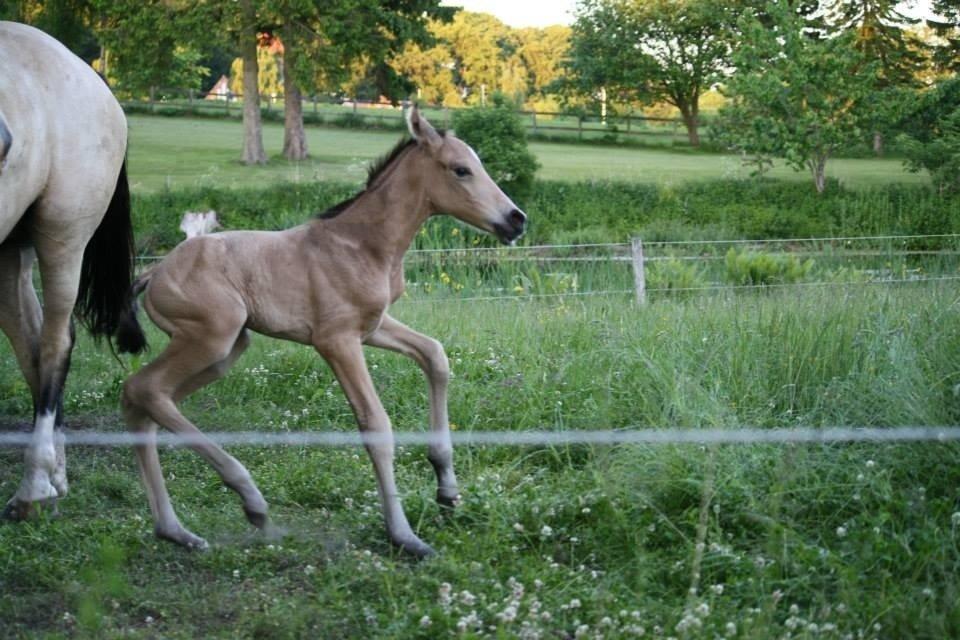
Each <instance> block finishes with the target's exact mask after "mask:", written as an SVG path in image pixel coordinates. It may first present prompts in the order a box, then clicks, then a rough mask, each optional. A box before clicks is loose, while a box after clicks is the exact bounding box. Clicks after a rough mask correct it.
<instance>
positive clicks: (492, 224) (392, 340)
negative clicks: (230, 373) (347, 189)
mask: <svg viewBox="0 0 960 640" xmlns="http://www.w3.org/2000/svg"><path fill="white" fill-rule="evenodd" d="M408 124H409V129H410V135H411V139H410V140H408V141H401V143H400V144H398V145H397V146H396V147H395V148H394V150H393V151H392V152H391V153H390V154H388V155H387V156H386V157H385V158H384V159H383V160H382V161H381V162H380V163H379V164H377V165H375V166H374V167H373V168H372V169H371V171H370V175H369V178H368V180H367V186H366V188H365V189H364V190H363V191H362V192H360V193H359V194H357V195H356V196H354V197H353V198H351V199H349V200H346V201H344V202H342V203H340V204H339V205H337V206H335V207H333V208H332V209H330V210H329V211H327V212H326V213H325V214H322V215H321V216H320V217H318V218H316V219H314V220H311V221H310V222H308V223H306V224H302V225H300V226H298V227H294V228H292V229H287V230H286V231H232V232H228V233H215V234H212V235H203V236H199V237H196V238H193V239H191V240H187V241H185V242H183V243H181V244H180V245H179V246H178V247H177V248H176V249H174V250H173V251H171V252H170V254H169V255H167V257H166V258H164V260H163V261H162V262H160V264H159V265H157V266H156V267H154V268H153V269H152V270H151V271H150V272H149V273H146V274H144V275H143V276H141V278H140V280H138V281H137V283H136V285H135V289H136V291H138V292H139V291H143V290H146V293H145V294H144V306H145V307H146V309H147V313H148V314H149V315H150V318H151V319H152V320H153V322H154V324H156V325H157V326H158V327H160V329H162V330H163V331H165V332H166V333H167V334H168V335H169V336H170V342H169V343H168V344H167V347H166V349H165V350H164V351H163V353H161V354H160V355H159V356H158V357H157V358H156V359H155V360H154V361H153V362H151V363H150V364H148V365H147V366H145V367H143V368H142V369H140V370H139V371H138V372H137V373H135V374H134V375H133V376H132V377H131V378H130V379H129V380H127V382H126V384H124V388H123V408H124V414H125V416H126V419H127V423H128V424H129V425H130V426H131V427H132V428H133V429H134V430H136V431H137V432H140V433H141V434H144V435H145V436H146V437H147V442H146V443H144V444H140V445H138V446H137V447H136V452H137V459H138V461H139V463H140V471H141V475H142V477H143V480H144V485H145V486H146V490H147V497H148V499H149V502H150V508H151V511H152V512H153V517H154V522H155V531H156V534H157V535H158V536H159V537H161V538H165V539H168V540H171V541H173V542H176V543H178V544H181V545H184V546H186V547H191V548H204V547H206V545H207V543H206V542H205V541H204V540H203V538H200V537H199V536H197V535H195V534H193V533H192V532H190V531H189V530H187V529H186V528H185V527H184V526H183V525H182V524H181V523H180V520H179V519H178V518H177V515H176V513H175V512H174V510H173V506H172V504H171V503H170V496H169V495H168V494H167V489H166V486H165V483H164V480H163V473H162V471H161V470H160V461H159V458H158V457H157V447H156V441H155V438H154V434H155V433H156V430H157V426H158V425H160V426H163V427H164V428H166V429H169V430H170V431H173V432H174V433H177V434H180V435H182V436H184V437H186V438H187V440H188V442H189V444H190V446H191V447H193V448H194V450H196V451H197V452H198V453H199V454H200V455H202V456H203V457H204V458H206V459H207V460H208V461H209V462H210V464H212V465H213V467H214V468H215V469H216V470H217V472H218V473H219V474H220V476H221V478H222V479H223V481H224V483H225V484H226V485H227V486H229V487H230V488H231V489H234V490H235V491H236V492H237V493H238V494H240V497H241V499H242V500H243V510H244V512H245V513H246V515H247V518H248V519H249V520H250V522H251V523H253V524H254V525H255V526H258V527H263V526H264V525H266V523H267V503H266V501H265V500H264V499H263V496H262V495H261V494H260V490H259V489H257V486H256V485H255V484H254V482H253V480H252V479H251V477H250V474H249V473H248V472H247V470H246V469H245V468H244V467H243V465H242V464H240V462H239V461H238V460H236V459H235V458H233V457H232V456H230V455H228V454H227V453H226V452H225V451H224V450H223V449H221V448H220V447H219V446H218V445H217V444H215V443H214V442H211V441H210V440H208V439H207V438H205V437H204V436H203V434H201V433H200V431H199V430H198V429H197V427H196V426H195V425H194V424H193V423H192V422H190V421H189V420H188V419H187V418H186V417H185V416H184V415H183V414H182V413H181V412H180V410H179V409H178V408H177V404H178V403H179V402H180V401H181V400H183V399H184V398H185V397H187V396H188V395H190V394H191V393H193V392H195V391H197V390H198V389H200V388H202V387H204V386H206V385H208V384H210V383H211V382H213V381H215V380H217V379H219V378H221V377H222V376H223V375H224V374H225V373H226V372H227V370H228V369H229V368H230V366H231V365H232V364H233V363H234V362H236V360H237V358H239V357H240V354H241V353H243V351H244V350H245V349H246V348H247V346H248V345H249V344H250V337H249V332H250V331H256V332H258V333H262V334H265V335H269V336H273V337H276V338H282V339H284V340H292V341H294V342H299V343H302V344H307V345H310V346H312V347H313V348H314V349H316V350H317V352H318V353H319V354H320V355H321V356H322V357H323V358H324V359H325V360H326V361H327V363H328V364H329V365H330V367H331V368H332V369H333V372H334V375H336V376H337V379H338V380H339V381H340V386H341V388H342V389H343V392H344V394H345V395H346V396H347V400H348V401H349V402H350V404H351V406H352V407H353V411H354V414H355V415H356V418H357V422H358V423H359V426H360V429H361V431H362V432H363V434H364V435H365V436H366V437H365V445H366V447H367V452H368V453H369V454H370V458H371V460H372V462H373V467H374V472H375V474H376V477H377V488H378V490H379V493H380V503H381V507H382V509H383V515H384V520H385V521H386V526H387V533H388V535H389V537H390V540H391V541H392V542H393V543H394V544H395V545H397V546H398V547H400V548H401V549H403V550H404V551H406V552H408V553H411V554H413V555H416V556H426V555H430V554H431V553H433V550H432V549H431V548H430V547H429V546H428V545H427V544H426V543H424V542H423V541H422V540H420V538H418V537H417V535H416V534H415V533H414V532H413V529H412V528H411V527H410V524H409V522H407V518H406V516H405V515H404V512H403V508H402V506H401V504H400V496H399V493H398V491H397V485H396V482H395V480H394V474H393V438H392V432H391V426H390V418H389V417H388V416H387V413H386V411H385V410H384V408H383V405H382V404H381V403H380V398H379V397H377V392H376V390H375V389H374V387H373V381H372V380H371V378H370V373H369V372H368V371H367V365H366V362H365V361H364V357H363V345H365V344H366V345H370V346H373V347H380V348H382V349H389V350H391V351H397V352H399V353H401V354H403V355H406V356H408V357H410V358H412V359H413V360H414V361H415V362H416V363H417V364H418V365H420V367H421V368H422V369H423V371H424V373H425V374H426V376H427V380H428V382H429V385H430V405H431V406H430V426H431V429H432V430H433V439H432V442H431V444H430V447H429V450H428V458H429V460H430V462H431V463H432V464H433V467H434V470H435V471H436V475H437V501H438V502H440V503H441V504H446V505H450V506H452V505H453V504H454V503H455V502H456V501H457V499H458V498H459V495H458V493H457V479H456V476H455V475H454V472H453V449H452V446H451V442H450V429H449V424H448V421H447V381H448V377H449V367H448V363H447V357H446V355H445V354H444V350H443V346H442V345H441V344H440V343H439V342H437V341H436V340H434V339H432V338H428V337H427V336H424V335H422V334H419V333H417V332H415V331H414V330H412V329H409V328H407V327H406V326H405V325H403V324H401V323H400V322H398V321H397V320H394V319H393V318H391V317H390V315H389V314H388V313H387V308H388V307H389V306H390V305H391V304H392V303H393V302H394V301H396V300H397V298H399V297H400V296H401V295H402V294H403V290H404V283H403V256H404V254H405V253H406V252H407V249H408V248H409V247H410V244H411V242H413V239H414V237H415V236H416V234H417V231H418V230H419V229H420V227H421V225H423V223H424V222H425V221H426V220H427V218H428V217H430V216H432V215H436V214H439V213H449V214H451V215H453V216H454V217H456V218H458V219H460V220H462V221H463V222H466V223H468V224H470V225H473V226H474V227H477V228H479V229H482V230H483V231H486V232H488V233H491V234H494V235H496V236H497V237H498V238H500V240H502V241H503V242H513V241H514V240H516V239H517V238H518V237H519V236H520V234H522V233H523V231H524V228H525V226H526V221H527V219H526V216H525V215H524V213H523V212H522V211H520V210H519V209H517V206H516V205H515V204H514V203H513V201H512V200H510V198H508V197H507V196H506V195H505V194H504V193H503V191H501V190H500V188H499V187H497V185H496V184H495V183H494V181H493V180H492V179H491V178H490V176H489V175H488V174H487V172H486V171H485V170H484V168H483V166H482V165H481V164H480V159H479V158H478V157H477V154H475V153H474V152H473V150H472V149H471V148H470V147H468V146H467V145H466V144H465V143H464V142H462V141H461V140H458V139H457V138H456V137H455V136H454V135H452V134H449V133H443V132H438V131H437V130H436V129H434V128H433V127H432V126H431V125H430V123H429V122H427V121H426V119H424V118H423V117H422V116H421V115H420V113H419V111H418V110H417V108H416V107H414V108H412V109H411V110H410V111H409V113H408ZM123 329H124V333H127V332H129V333H130V334H131V335H134V336H136V340H131V342H134V343H142V341H143V334H142V332H141V330H140V326H139V324H138V321H137V318H136V315H135V314H132V313H131V314H130V316H129V317H128V318H127V320H126V321H125V322H124V326H123Z"/></svg>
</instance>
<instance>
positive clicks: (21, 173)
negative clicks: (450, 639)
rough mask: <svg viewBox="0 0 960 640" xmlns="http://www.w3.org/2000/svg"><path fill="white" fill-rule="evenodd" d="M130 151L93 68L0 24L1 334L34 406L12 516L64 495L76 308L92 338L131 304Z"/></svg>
mask: <svg viewBox="0 0 960 640" xmlns="http://www.w3.org/2000/svg"><path fill="white" fill-rule="evenodd" d="M126 147H127V127H126V121H125V120H124V116H123V111H122V110H121V109H120V105H119V104H118V103H117V101H116V99H115V98H114V97H113V95H112V94H111V93H110V90H109V88H108V87H107V85H106V84H105V83H104V82H103V80H102V79H101V78H100V77H99V76H98V75H97V74H96V73H95V72H94V71H93V69H91V68H90V67H89V66H88V65H87V64H85V63H84V62H83V61H82V60H80V59H79V58H77V57H76V56H75V55H73V54H72V53H70V51H68V50H67V49H66V47H64V46H63V45H62V44H60V43H59V42H57V41H56V40H54V39H53V38H51V37H50V36H48V35H46V34H45V33H43V32H42V31H38V30H37V29H34V28H32V27H29V26H26V25H22V24H16V23H12V22H0V329H2V330H3V332H4V333H5V334H6V335H7V337H8V338H9V339H10V342H11V344H12V346H13V351H14V353H15V354H16V358H17V363H18V364H19V366H20V369H21V371H22V372H23V375H24V377H25V378H26V380H27V384H28V386H29V387H30V392H31V394H32V397H33V407H34V423H33V436H32V438H31V442H30V444H29V445H28V446H27V450H26V454H25V456H24V461H25V470H24V477H23V481H22V482H21V483H20V486H19V488H18V489H17V491H16V493H15V494H14V496H13V498H12V499H11V500H10V501H9V502H8V503H7V505H6V508H5V509H4V512H3V515H4V516H5V517H8V518H12V519H22V518H25V517H27V516H28V515H29V514H30V512H31V511H32V510H33V507H34V506H35V505H37V504H39V503H44V502H49V501H53V500H55V499H56V498H59V497H63V496H64V495H65V494H66V492H67V474H66V458H65V455H64V450H63V442H62V436H60V434H59V431H58V428H59V427H61V426H62V423H63V410H62V394H63V386H64V382H65V380H66V376H67V370H68V369H69V366H70V351H71V349H72V347H73V326H72V321H71V316H72V314H73V312H74V308H75V307H76V310H77V312H78V315H79V316H80V317H81V319H83V320H84V322H85V323H86V324H87V326H88V327H89V329H90V330H91V332H92V333H93V334H94V335H95V336H111V335H113V334H114V333H115V331H116V327H117V323H118V319H119V317H120V315H121V313H122V312H124V311H125V310H126V309H127V307H128V306H129V301H130V294H129V288H130V282H131V279H132V271H133V268H132V267H133V265H132V259H133V242H132V234H131V226H130V196H129V192H128V190H127V177H126V172H125V169H124V154H125V153H126ZM34 260H37V261H38V262H39V268H40V279H41V283H42V286H43V307H42V308H41V306H40V303H39V301H38V299H37V294H36V292H35V290H34V287H33V264H34ZM123 346H125V347H126V348H127V350H130V349H132V350H138V348H139V347H140V346H142V345H136V344H134V345H129V344H127V345H123Z"/></svg>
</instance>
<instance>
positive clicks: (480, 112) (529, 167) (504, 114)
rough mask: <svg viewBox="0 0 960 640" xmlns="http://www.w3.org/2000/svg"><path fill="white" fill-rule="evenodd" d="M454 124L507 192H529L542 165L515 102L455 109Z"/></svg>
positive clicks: (463, 138) (519, 194) (516, 196)
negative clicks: (532, 149) (513, 105)
mask: <svg viewBox="0 0 960 640" xmlns="http://www.w3.org/2000/svg"><path fill="white" fill-rule="evenodd" d="M453 127H454V129H455V130H456V132H457V137H459V138H460V139H461V140H463V141H464V142H466V143H467V144H469V145H470V146H471V147H473V149H474V150H475V151H476V152H477V155H478V156H480V159H481V160H482V161H483V165H484V167H486V169H487V172H488V173H489V174H490V177H491V178H493V180H494V181H495V182H496V183H497V184H499V185H500V186H501V187H502V188H503V190H504V191H505V192H507V193H508V194H510V195H511V196H512V197H514V198H523V197H525V196H527V195H528V194H529V192H530V189H531V188H532V186H533V179H534V176H535V175H536V172H537V168H538V167H539V166H540V165H539V163H538V162H537V159H536V157H535V156H534V155H533V154H532V153H531V152H530V150H529V149H528V148H527V135H526V129H525V128H524V126H523V123H522V122H521V121H520V117H519V116H518V115H517V113H516V112H515V111H514V109H513V107H512V106H510V105H508V104H506V103H505V102H499V103H498V104H496V105H495V106H492V107H475V108H472V109H463V110H459V111H455V112H454V114H453Z"/></svg>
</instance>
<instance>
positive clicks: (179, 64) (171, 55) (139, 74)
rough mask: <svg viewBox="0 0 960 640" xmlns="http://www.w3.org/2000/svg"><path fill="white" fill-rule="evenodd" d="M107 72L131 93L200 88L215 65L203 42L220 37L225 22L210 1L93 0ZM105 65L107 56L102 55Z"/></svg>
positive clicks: (140, 93)
mask: <svg viewBox="0 0 960 640" xmlns="http://www.w3.org/2000/svg"><path fill="white" fill-rule="evenodd" d="M91 4H92V5H93V7H94V9H95V13H96V15H97V16H98V20H97V21H96V23H95V25H96V32H97V37H98V38H99V40H100V43H101V45H102V46H103V47H104V49H105V50H106V52H107V59H106V73H107V77H108V78H109V79H111V80H112V81H114V82H115V83H116V85H117V88H118V89H119V90H120V91H122V92H125V93H127V94H128V95H135V96H142V95H146V94H147V93H148V92H149V91H150V89H151V88H152V87H175V88H178V89H198V88H199V87H200V83H201V81H202V80H203V78H205V77H206V76H207V75H208V73H209V71H208V69H206V68H205V67H203V66H202V65H201V64H200V58H201V56H200V53H199V52H198V50H199V43H201V42H205V43H207V44H210V43H211V42H217V37H218V36H217V33H218V32H219V25H218V24H217V23H216V22H214V19H213V13H211V10H210V8H209V7H208V6H207V5H206V4H199V5H192V4H186V3H181V2H141V1H139V0H93V1H92V3H91ZM100 65H101V67H102V66H103V65H104V61H103V60H101V61H100Z"/></svg>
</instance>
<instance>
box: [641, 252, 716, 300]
mask: <svg viewBox="0 0 960 640" xmlns="http://www.w3.org/2000/svg"><path fill="white" fill-rule="evenodd" d="M645 275H646V279H647V290H648V291H655V290H658V289H659V290H664V291H668V292H671V291H678V292H679V293H681V294H685V295H692V294H693V293H694V292H693V291H685V290H690V289H699V288H701V287H705V286H707V280H706V278H705V276H704V273H703V269H702V267H700V266H699V265H698V264H697V263H696V262H695V261H692V260H687V261H684V260H680V259H678V258H675V257H671V258H669V259H667V260H659V261H657V262H653V263H650V264H649V265H648V266H647V267H646V273H645Z"/></svg>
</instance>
